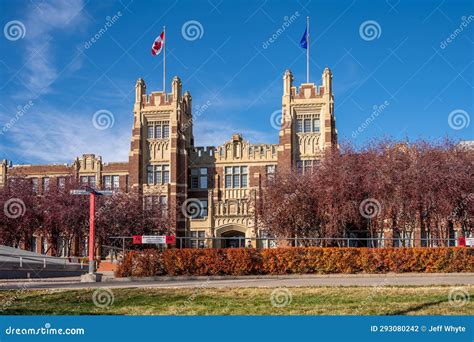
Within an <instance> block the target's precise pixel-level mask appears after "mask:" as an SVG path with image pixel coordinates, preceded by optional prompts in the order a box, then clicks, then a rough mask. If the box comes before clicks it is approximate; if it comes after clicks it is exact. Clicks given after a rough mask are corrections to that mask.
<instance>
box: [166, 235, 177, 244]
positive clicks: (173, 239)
mask: <svg viewBox="0 0 474 342" xmlns="http://www.w3.org/2000/svg"><path fill="white" fill-rule="evenodd" d="M175 243H176V237H175V236H174V235H166V244H168V245H174V244H175Z"/></svg>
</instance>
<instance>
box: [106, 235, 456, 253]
mask: <svg viewBox="0 0 474 342" xmlns="http://www.w3.org/2000/svg"><path fill="white" fill-rule="evenodd" d="M110 239H111V241H112V243H111V245H107V246H106V247H107V248H109V249H110V250H114V251H115V252H116V253H117V252H123V253H124V252H125V251H128V250H133V249H137V248H140V247H138V246H147V245H133V244H132V237H129V236H113V237H110ZM457 245H458V241H457V240H456V239H453V238H446V239H439V238H436V239H435V238H429V239H428V238H421V239H414V238H410V239H408V238H298V237H294V238H248V237H244V236H239V237H176V246H175V247H176V248H239V247H240V248H242V247H249V248H275V247H279V246H287V247H293V246H298V247H309V246H313V247H369V248H383V247H447V246H449V247H454V246H457ZM148 246H156V245H148ZM157 247H160V248H166V246H165V245H158V246H157Z"/></svg>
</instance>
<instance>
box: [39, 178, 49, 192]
mask: <svg viewBox="0 0 474 342" xmlns="http://www.w3.org/2000/svg"><path fill="white" fill-rule="evenodd" d="M41 187H42V188H43V192H48V191H49V177H43V179H42V184H41Z"/></svg>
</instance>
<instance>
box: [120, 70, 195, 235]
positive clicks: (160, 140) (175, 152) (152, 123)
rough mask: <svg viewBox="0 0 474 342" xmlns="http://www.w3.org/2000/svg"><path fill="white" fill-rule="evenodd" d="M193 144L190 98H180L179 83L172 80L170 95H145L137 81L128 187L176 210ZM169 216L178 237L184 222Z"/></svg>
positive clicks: (174, 212)
mask: <svg viewBox="0 0 474 342" xmlns="http://www.w3.org/2000/svg"><path fill="white" fill-rule="evenodd" d="M192 143H193V133H192V114H191V95H190V94H189V92H186V93H185V94H184V96H183V94H182V85H181V80H180V79H179V78H178V77H174V78H173V81H172V84H171V93H168V94H165V93H163V92H152V93H151V94H149V95H147V94H146V85H145V82H144V81H143V79H138V80H137V83H136V85H135V104H134V109H133V129H132V139H131V146H130V154H129V173H130V185H131V188H132V189H135V190H137V191H140V192H141V193H143V194H144V195H145V196H147V197H152V198H153V197H154V196H155V197H157V200H160V201H163V202H166V203H167V204H168V206H169V207H170V208H176V207H178V206H179V203H182V202H184V201H185V200H186V176H187V169H188V158H187V153H188V152H187V151H188V150H189V148H190V147H191V145H192ZM171 215H175V222H176V232H177V234H178V235H180V233H181V231H182V230H183V229H184V220H183V218H181V217H180V214H179V210H172V211H171Z"/></svg>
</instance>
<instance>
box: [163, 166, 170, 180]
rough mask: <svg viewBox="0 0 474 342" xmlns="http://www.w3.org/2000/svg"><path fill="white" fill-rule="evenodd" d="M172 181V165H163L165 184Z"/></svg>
mask: <svg viewBox="0 0 474 342" xmlns="http://www.w3.org/2000/svg"><path fill="white" fill-rule="evenodd" d="M169 182H170V167H169V166H168V165H163V184H168V183H169Z"/></svg>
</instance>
